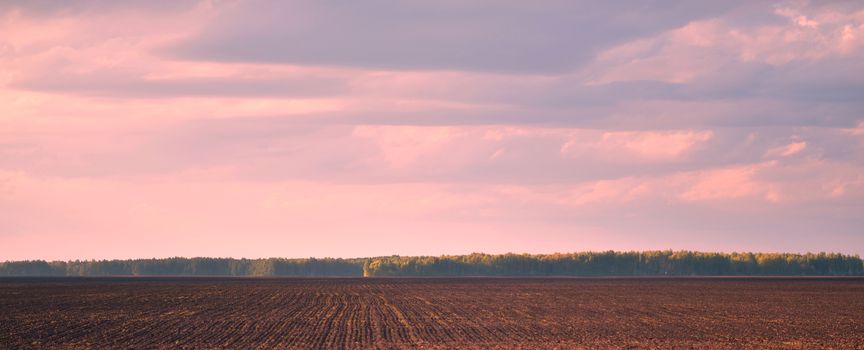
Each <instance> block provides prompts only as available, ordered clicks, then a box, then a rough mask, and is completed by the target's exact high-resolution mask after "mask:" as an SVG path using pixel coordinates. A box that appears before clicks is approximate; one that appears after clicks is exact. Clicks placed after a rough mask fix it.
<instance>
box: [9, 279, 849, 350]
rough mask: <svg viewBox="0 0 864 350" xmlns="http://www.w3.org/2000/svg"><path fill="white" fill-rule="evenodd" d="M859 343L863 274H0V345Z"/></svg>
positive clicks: (788, 345)
mask: <svg viewBox="0 0 864 350" xmlns="http://www.w3.org/2000/svg"><path fill="white" fill-rule="evenodd" d="M418 347H421V348H459V349H465V348H484V349H489V348H541V349H550V348H583V347H584V348H628V347H630V348H651V347H656V348H729V349H740V348H849V349H852V348H858V349H861V348H864V279H861V278H837V279H821V278H800V279H794V278H791V279H778V278H767V279H759V278H674V279H673V278H621V279H576V278H447V279H443V278H429V279H421V278H410V279H409V278H399V279H397V278H393V279H386V278H381V279H376V278H367V279H362V278H344V279H342V278H339V279H303V278H30V279H26V278H3V279H0V348H2V349H21V348H60V349H77V348H195V349H200V348H242V349H249V348H418Z"/></svg>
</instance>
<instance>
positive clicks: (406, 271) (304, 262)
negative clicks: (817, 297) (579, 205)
mask: <svg viewBox="0 0 864 350" xmlns="http://www.w3.org/2000/svg"><path fill="white" fill-rule="evenodd" d="M168 275H174V276H358V277H359V276H367V277H375V276H861V275H864V263H862V260H861V258H860V257H858V256H857V255H844V254H837V253H807V254H790V253H705V252H693V251H671V250H665V251H644V252H615V251H608V252H581V253H564V254H562V253H557V254H512V253H511V254H480V253H474V254H470V255H444V256H395V255H394V256H387V257H373V258H354V259H335V258H323V259H316V258H309V259H282V258H269V259H231V258H167V259H134V260H84V261H81V260H75V261H50V262H49V261H43V260H30V261H7V262H3V263H0V276H168Z"/></svg>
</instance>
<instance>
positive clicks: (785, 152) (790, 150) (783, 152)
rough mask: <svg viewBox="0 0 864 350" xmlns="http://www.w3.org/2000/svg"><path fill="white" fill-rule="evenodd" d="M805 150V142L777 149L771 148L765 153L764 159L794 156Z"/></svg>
mask: <svg viewBox="0 0 864 350" xmlns="http://www.w3.org/2000/svg"><path fill="white" fill-rule="evenodd" d="M805 148H807V142H806V141H801V142H793V143H790V144H788V145H785V146H780V147H777V148H772V149H770V150H768V152H765V156H766V157H789V156H793V155H796V154H798V153H800V152H801V151H803V150H804V149H805Z"/></svg>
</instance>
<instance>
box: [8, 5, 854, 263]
mask: <svg viewBox="0 0 864 350" xmlns="http://www.w3.org/2000/svg"><path fill="white" fill-rule="evenodd" d="M649 249H688V250H701V251H723V252H731V251H764V252H808V251H812V252H818V251H830V252H842V253H849V254H864V2H860V1H813V2H807V1H788V2H787V1H760V0H748V1H737V0H729V1H687V0H662V1H643V2H624V1H600V2H598V1H581V0H567V1H555V0H538V1H519V0H512V1H511V0H495V1H492V0H489V1H485V0H478V1H461V0H460V1H454V0H438V1H389V0H371V1H362V2H361V1H329V0H325V1H312V0H310V1H275V0H274V1H258V0H237V1H235V0H227V1H209V0H208V1H189V0H178V1H156V2H154V1H143V0H141V1H113V0H70V1H48V0H35V1H33V0H27V1H24V0H20V1H19V0H6V1H2V2H0V261H3V260H21V259H50V260H53V259H64V260H65V259H107V258H150V257H170V256H213V257H238V258H239V257H248V258H257V257H313V256H314V257H362V256H379V255H391V254H399V255H440V254H463V253H471V252H486V253H504V252H517V253H552V252H571V251H589V250H593V251H597V250H649Z"/></svg>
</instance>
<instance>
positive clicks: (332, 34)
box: [169, 0, 735, 73]
mask: <svg viewBox="0 0 864 350" xmlns="http://www.w3.org/2000/svg"><path fill="white" fill-rule="evenodd" d="M734 5H735V4H734V2H728V1H727V2H723V3H718V4H698V5H697V4H693V3H690V2H687V1H671V2H666V3H664V4H663V5H662V6H656V4H655V5H648V4H643V5H637V4H624V3H620V4H618V3H604V4H597V3H591V2H585V1H566V2H561V1H543V2H540V3H536V2H535V3H531V4H527V3H523V2H518V1H507V2H501V1H483V2H475V3H472V4H466V3H462V2H454V1H439V2H432V3H414V2H410V3H405V2H401V1H382V0H376V1H371V2H364V3H363V4H346V3H342V4H339V5H338V6H337V5H336V4H329V3H322V2H315V1H291V2H278V1H248V2H244V3H242V4H240V5H239V6H238V7H236V8H232V9H231V11H230V13H226V14H225V15H223V16H221V17H220V18H217V19H216V20H215V21H213V22H211V23H209V24H208V26H207V27H206V28H205V29H204V30H203V31H202V32H201V33H200V34H198V35H196V36H194V37H193V38H191V39H189V40H187V41H186V42H184V43H181V44H179V45H176V46H174V47H173V48H172V49H171V50H170V51H169V52H172V53H173V54H175V55H177V56H179V57H185V58H189V59H195V60H215V61H231V62H267V63H290V64H302V65H337V66H354V67H367V68H373V69H384V70H392V69H396V70H401V69H408V70H429V69H431V70H475V71H490V72H507V73H553V72H562V71H569V70H573V69H575V68H577V67H579V66H580V65H581V64H583V63H585V62H586V61H587V60H589V59H591V58H592V56H593V55H594V54H595V53H596V52H597V51H598V50H600V49H602V48H605V47H608V46H610V45H613V44H616V43H621V42H624V41H627V40H632V39H634V38H638V37H641V36H646V35H651V34H653V33H658V32H661V31H663V30H667V29H670V28H675V27H678V26H680V25H683V24H686V23H688V22H690V21H693V20H695V19H698V18H702V17H705V16H710V15H716V14H718V13H722V11H724V10H726V9H728V8H731V7H733V6H734Z"/></svg>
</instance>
